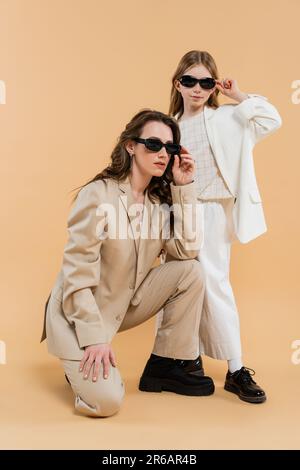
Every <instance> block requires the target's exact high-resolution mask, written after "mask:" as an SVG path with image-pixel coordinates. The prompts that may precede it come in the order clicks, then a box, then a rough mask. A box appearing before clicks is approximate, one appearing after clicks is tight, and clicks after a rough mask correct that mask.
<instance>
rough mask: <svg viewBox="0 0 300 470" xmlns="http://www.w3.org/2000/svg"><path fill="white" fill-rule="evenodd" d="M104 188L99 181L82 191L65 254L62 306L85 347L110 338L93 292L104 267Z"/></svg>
mask: <svg viewBox="0 0 300 470" xmlns="http://www.w3.org/2000/svg"><path fill="white" fill-rule="evenodd" d="M100 188H101V185H99V182H92V183H89V184H88V185H87V186H84V187H83V188H82V189H81V190H80V191H79V193H78V196H77V198H76V200H75V203H74V206H73V208H72V209H71V211H70V214H69V217H68V222H67V227H68V241H67V243H66V245H65V248H64V253H63V262H62V270H63V300H62V307H63V311H64V314H65V316H66V318H67V320H68V322H69V323H70V324H71V325H73V326H74V327H75V332H76V335H77V339H78V343H79V345H80V347H81V348H82V347H85V346H88V345H91V344H96V343H105V342H107V341H108V337H107V334H106V332H105V328H104V324H103V319H102V316H101V312H100V311H99V308H98V306H97V303H96V301H95V297H94V295H93V290H94V289H95V288H96V287H97V286H98V285H99V281H100V267H101V253H100V251H101V243H102V240H101V237H100V234H101V230H100V231H99V227H100V226H101V222H100V220H99V217H97V207H98V205H99V204H100V200H101V194H100V192H101V191H100Z"/></svg>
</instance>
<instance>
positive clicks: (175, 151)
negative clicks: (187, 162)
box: [166, 144, 181, 155]
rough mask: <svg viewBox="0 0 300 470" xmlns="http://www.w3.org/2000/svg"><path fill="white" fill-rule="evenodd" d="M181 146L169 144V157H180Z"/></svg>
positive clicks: (167, 146) (167, 149) (167, 147)
mask: <svg viewBox="0 0 300 470" xmlns="http://www.w3.org/2000/svg"><path fill="white" fill-rule="evenodd" d="M180 149H181V147H180V145H178V144H167V145H166V151H167V153H168V154H169V155H180Z"/></svg>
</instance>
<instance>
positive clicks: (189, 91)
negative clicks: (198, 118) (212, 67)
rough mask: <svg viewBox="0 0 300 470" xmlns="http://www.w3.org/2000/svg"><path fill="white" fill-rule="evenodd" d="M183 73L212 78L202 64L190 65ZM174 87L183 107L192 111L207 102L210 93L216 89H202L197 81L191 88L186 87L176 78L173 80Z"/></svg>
mask: <svg viewBox="0 0 300 470" xmlns="http://www.w3.org/2000/svg"><path fill="white" fill-rule="evenodd" d="M183 75H191V76H192V77H195V78H205V77H210V78H212V75H211V73H210V72H209V70H208V69H207V68H206V67H204V65H195V66H193V67H190V68H189V69H187V70H185V72H184V73H183ZM175 87H176V90H178V91H179V93H181V96H182V99H183V105H184V109H191V110H192V111H197V110H198V109H199V110H200V109H201V108H202V107H203V106H204V105H205V103H207V101H208V99H209V97H210V95H211V94H212V93H213V92H214V91H215V89H216V88H215V87H214V88H212V89H211V90H204V89H203V88H201V87H200V85H199V83H197V84H196V85H195V86H194V87H193V88H186V87H184V86H183V85H181V83H180V82H179V81H178V80H176V81H175Z"/></svg>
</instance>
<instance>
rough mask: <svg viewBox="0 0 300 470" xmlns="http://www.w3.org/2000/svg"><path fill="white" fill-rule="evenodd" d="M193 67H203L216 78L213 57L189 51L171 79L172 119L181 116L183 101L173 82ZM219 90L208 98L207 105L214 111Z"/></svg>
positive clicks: (205, 53) (170, 113)
mask: <svg viewBox="0 0 300 470" xmlns="http://www.w3.org/2000/svg"><path fill="white" fill-rule="evenodd" d="M195 65H204V66H205V67H206V68H207V69H208V70H209V71H210V73H211V75H212V77H213V78H215V79H217V78H218V69H217V65H216V63H215V61H214V59H213V57H212V56H211V55H210V54H209V52H206V51H189V52H187V53H186V54H185V55H184V56H183V57H182V58H181V59H180V61H179V64H178V66H177V69H176V70H175V73H174V75H173V77H172V90H171V99H170V107H169V116H171V117H174V116H176V115H177V114H178V116H177V119H179V118H180V117H181V116H182V115H183V111H184V107H183V99H182V96H181V93H180V92H179V91H178V90H176V88H175V81H176V80H179V78H181V77H182V75H184V74H185V72H186V71H187V70H188V69H190V68H191V67H193V66H195ZM218 94H219V90H217V89H216V90H215V91H214V92H213V93H212V94H211V95H210V97H209V99H208V101H207V105H208V106H210V107H212V108H214V109H216V108H218V107H219V103H218Z"/></svg>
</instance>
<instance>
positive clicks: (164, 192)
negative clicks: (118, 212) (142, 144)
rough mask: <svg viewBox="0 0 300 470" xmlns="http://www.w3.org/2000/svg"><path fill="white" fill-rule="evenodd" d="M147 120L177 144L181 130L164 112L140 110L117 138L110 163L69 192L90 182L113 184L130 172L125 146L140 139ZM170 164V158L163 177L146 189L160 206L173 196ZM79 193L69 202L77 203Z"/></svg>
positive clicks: (170, 201) (156, 177)
mask: <svg viewBox="0 0 300 470" xmlns="http://www.w3.org/2000/svg"><path fill="white" fill-rule="evenodd" d="M149 121H157V122H162V123H163V124H166V125H167V126H169V127H170V129H171V131H172V134H173V143H175V144H179V143H180V130H179V126H178V124H177V122H176V120H175V119H173V118H172V117H170V116H168V115H166V114H164V113H161V112H160V111H155V110H152V109H142V110H141V111H139V112H138V113H137V114H136V115H135V116H133V118H132V119H131V121H130V122H129V123H128V124H127V125H126V127H125V129H124V131H123V132H122V133H121V135H120V136H119V138H118V140H117V144H116V146H115V148H114V149H113V151H112V154H111V156H110V159H111V162H110V164H109V165H108V166H107V167H106V168H104V170H102V171H101V172H100V173H98V174H97V175H96V176H94V177H93V178H92V179H90V180H89V181H87V182H86V183H85V184H84V185H83V186H80V187H79V188H74V189H73V190H72V191H75V190H76V189H79V191H80V189H82V188H83V187H84V186H86V185H88V184H89V183H92V182H93V181H97V180H103V179H105V178H106V179H109V178H111V179H113V180H115V181H122V180H124V179H125V178H126V177H127V176H128V175H129V173H130V172H131V158H132V157H131V156H130V154H129V153H128V152H127V150H126V147H125V145H126V144H127V142H128V141H129V140H131V139H133V138H134V137H140V135H141V134H142V131H143V128H144V126H145V124H146V123H147V122H149ZM172 165H173V158H170V161H169V164H168V166H167V168H166V170H165V172H164V174H163V175H162V176H161V177H158V176H153V177H152V179H151V181H150V183H149V186H148V194H149V198H150V200H151V201H152V202H154V203H155V202H157V200H158V202H160V203H166V204H168V205H169V206H171V205H172V196H171V189H170V183H171V182H173V174H172ZM79 191H78V192H77V193H76V195H75V196H74V198H73V201H72V202H74V201H75V200H76V197H77V195H78V193H79Z"/></svg>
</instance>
